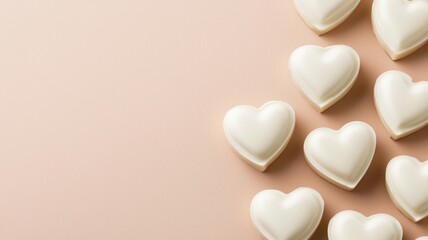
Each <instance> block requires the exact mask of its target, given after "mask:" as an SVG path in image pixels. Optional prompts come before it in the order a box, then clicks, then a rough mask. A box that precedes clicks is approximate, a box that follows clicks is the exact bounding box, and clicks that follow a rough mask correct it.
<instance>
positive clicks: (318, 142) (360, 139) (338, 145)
mask: <svg viewBox="0 0 428 240" xmlns="http://www.w3.org/2000/svg"><path fill="white" fill-rule="evenodd" d="M375 149H376V133H375V131H374V130H373V128H372V127H370V125H368V124H367V123H364V122H358V121H356V122H350V123H348V124H346V125H345V126H343V127H342V128H341V129H340V130H338V131H335V130H333V129H330V128H318V129H315V130H314V131H312V132H311V133H310V134H309V135H308V136H307V137H306V140H305V142H304V153H305V157H306V160H307V162H308V163H309V165H310V166H311V167H312V168H313V169H314V170H315V171H316V172H317V173H318V174H319V175H320V176H321V177H323V178H324V179H326V180H327V181H329V182H331V183H333V184H335V185H337V186H339V187H342V188H344V189H347V190H352V189H354V188H355V187H356V186H357V184H358V183H359V182H360V180H361V179H362V178H363V176H364V174H365V173H366V171H367V169H368V168H369V166H370V163H371V161H372V159H373V155H374V152H375Z"/></svg>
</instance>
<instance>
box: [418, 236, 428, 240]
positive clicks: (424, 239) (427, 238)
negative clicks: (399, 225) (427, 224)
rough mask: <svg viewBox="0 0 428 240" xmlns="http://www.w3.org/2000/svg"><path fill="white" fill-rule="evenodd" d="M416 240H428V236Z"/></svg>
mask: <svg viewBox="0 0 428 240" xmlns="http://www.w3.org/2000/svg"><path fill="white" fill-rule="evenodd" d="M416 240H428V236H423V237H418V238H417V239H416Z"/></svg>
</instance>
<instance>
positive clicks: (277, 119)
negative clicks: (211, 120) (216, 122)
mask: <svg viewBox="0 0 428 240" xmlns="http://www.w3.org/2000/svg"><path fill="white" fill-rule="evenodd" d="M294 125H295V115H294V110H293V108H292V107H291V106H290V105H288V104H287V103H285V102H280V101H272V102H268V103H266V104H264V105H263V106H262V107H261V108H259V109H257V108H255V107H252V106H247V105H241V106H236V107H234V108H232V109H231V110H229V111H228V112H227V113H226V116H225V117H224V122H223V127H224V133H225V135H226V138H227V140H228V142H229V144H230V145H231V146H232V148H233V149H234V150H235V152H236V153H237V154H238V155H239V156H241V158H242V159H243V160H244V161H246V162H247V163H248V164H250V165H251V166H253V167H254V168H256V169H258V170H259V171H265V170H266V168H267V167H268V166H269V165H270V164H271V163H272V162H273V161H274V160H275V159H276V158H277V157H278V155H279V154H281V152H282V151H283V150H284V149H285V147H286V146H287V144H288V141H289V140H290V138H291V135H292V134H293V131H294Z"/></svg>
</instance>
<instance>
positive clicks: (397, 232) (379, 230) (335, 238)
mask: <svg viewBox="0 0 428 240" xmlns="http://www.w3.org/2000/svg"><path fill="white" fill-rule="evenodd" d="M402 238H403V228H402V227H401V224H400V223H399V222H398V221H397V219H395V218H393V217H392V216H390V215H387V214H376V215H373V216H370V217H365V216H363V215H362V214H361V213H359V212H355V211H350V210H346V211H342V212H339V213H338V214H336V215H335V216H334V217H333V218H332V219H331V220H330V223H329V224H328V239H329V240H401V239H402Z"/></svg>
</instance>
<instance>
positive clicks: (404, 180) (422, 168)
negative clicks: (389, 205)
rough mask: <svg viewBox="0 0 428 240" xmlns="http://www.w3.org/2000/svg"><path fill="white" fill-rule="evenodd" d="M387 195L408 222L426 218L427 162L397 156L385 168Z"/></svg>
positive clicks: (427, 195)
mask: <svg viewBox="0 0 428 240" xmlns="http://www.w3.org/2000/svg"><path fill="white" fill-rule="evenodd" d="M386 185H387V189H388V193H389V195H390V197H391V199H392V200H393V202H394V203H395V205H396V206H397V208H398V209H399V210H400V211H401V212H402V213H403V214H404V215H406V216H407V217H408V218H409V219H410V220H412V221H414V222H418V221H420V220H421V219H423V218H425V217H427V216H428V161H425V162H420V161H419V160H418V159H416V158H414V157H410V156H398V157H395V158H393V159H391V161H390V162H389V163H388V166H387V168H386Z"/></svg>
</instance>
